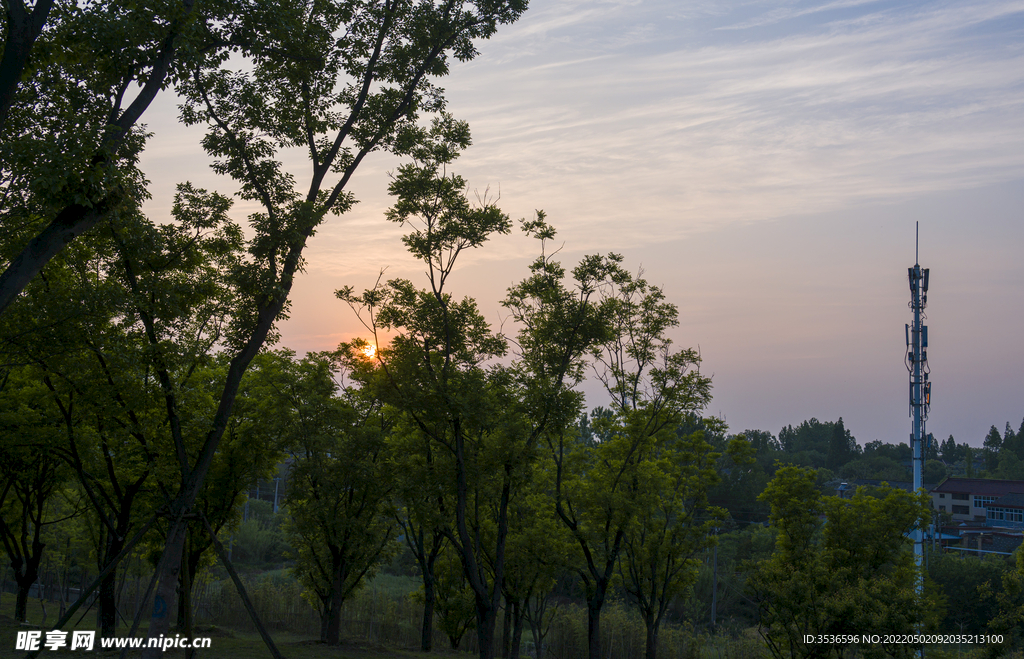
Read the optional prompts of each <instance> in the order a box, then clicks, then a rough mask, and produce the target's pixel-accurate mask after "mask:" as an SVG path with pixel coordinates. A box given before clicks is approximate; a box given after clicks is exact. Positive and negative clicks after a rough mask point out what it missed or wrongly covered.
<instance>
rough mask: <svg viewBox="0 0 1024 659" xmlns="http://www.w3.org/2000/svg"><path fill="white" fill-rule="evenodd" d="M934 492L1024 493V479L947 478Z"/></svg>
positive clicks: (992, 494) (997, 494)
mask: <svg viewBox="0 0 1024 659" xmlns="http://www.w3.org/2000/svg"><path fill="white" fill-rule="evenodd" d="M931 491H932V492H957V493H966V494H980V495H988V496H1003V495H1006V494H1010V493H1011V492H1017V493H1022V494H1024V481H1009V480H997V479H994V478H947V479H946V480H944V481H942V482H941V483H940V484H939V485H938V487H936V488H935V489H933V490H931Z"/></svg>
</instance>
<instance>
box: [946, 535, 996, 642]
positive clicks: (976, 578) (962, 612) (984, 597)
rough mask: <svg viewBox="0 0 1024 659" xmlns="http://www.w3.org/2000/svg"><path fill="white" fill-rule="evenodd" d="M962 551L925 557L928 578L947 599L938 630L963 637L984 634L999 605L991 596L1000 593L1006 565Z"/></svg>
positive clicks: (991, 557)
mask: <svg viewBox="0 0 1024 659" xmlns="http://www.w3.org/2000/svg"><path fill="white" fill-rule="evenodd" d="M963 553H964V552H955V553H939V554H932V555H930V556H929V557H928V576H929V577H930V578H931V580H932V581H934V583H935V585H936V586H937V587H938V588H939V590H940V591H941V593H942V595H943V597H945V599H946V605H947V606H946V613H945V617H944V618H943V620H942V624H941V628H942V629H949V630H955V631H956V632H957V633H963V634H986V633H988V627H987V626H988V623H989V622H990V621H992V620H993V619H994V618H995V617H996V612H997V609H998V606H997V604H996V602H995V598H994V597H992V595H993V591H992V589H993V588H995V589H996V592H999V590H1001V589H1000V586H1001V583H1000V581H1001V579H1002V576H1003V574H1004V573H1005V572H1007V569H1008V566H1007V564H1006V560H1005V559H1003V558H1001V557H995V556H992V555H989V556H986V557H983V558H978V557H976V556H970V555H962V554H963Z"/></svg>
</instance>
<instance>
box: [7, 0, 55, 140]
mask: <svg viewBox="0 0 1024 659" xmlns="http://www.w3.org/2000/svg"><path fill="white" fill-rule="evenodd" d="M4 5H5V7H6V8H7V12H6V13H7V35H6V36H7V39H6V40H5V41H4V55H3V59H2V60H0V131H3V128H4V125H5V124H6V123H7V115H8V113H9V112H10V110H11V105H12V104H13V102H14V93H15V92H16V91H17V89H18V81H19V80H21V74H22V73H23V72H24V71H25V65H26V64H27V63H28V58H29V55H30V54H31V53H32V46H33V44H35V42H36V39H37V38H38V37H39V34H40V33H41V32H42V31H43V24H44V23H46V17H47V15H48V14H49V13H50V8H51V7H53V0H38V1H37V2H36V3H35V6H34V7H33V8H32V13H28V10H27V7H25V5H24V4H22V2H21V0H7V1H6V2H4Z"/></svg>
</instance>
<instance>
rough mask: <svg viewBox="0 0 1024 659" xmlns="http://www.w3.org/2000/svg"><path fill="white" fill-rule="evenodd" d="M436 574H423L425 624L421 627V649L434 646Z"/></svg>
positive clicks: (430, 648) (427, 650)
mask: <svg viewBox="0 0 1024 659" xmlns="http://www.w3.org/2000/svg"><path fill="white" fill-rule="evenodd" d="M436 600H437V596H436V594H435V593H434V575H432V574H431V575H430V576H429V578H428V576H427V574H426V573H424V575H423V625H422V627H421V628H420V650H422V651H423V652H430V651H431V650H432V649H433V648H434V602H435V601H436Z"/></svg>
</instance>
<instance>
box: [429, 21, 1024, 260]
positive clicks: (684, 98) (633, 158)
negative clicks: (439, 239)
mask: <svg viewBox="0 0 1024 659" xmlns="http://www.w3.org/2000/svg"><path fill="white" fill-rule="evenodd" d="M588 6H589V5H588ZM537 9H538V13H537V22H536V23H533V22H532V21H533V17H532V16H531V14H530V13H528V14H527V15H526V17H524V19H523V22H522V25H517V26H513V27H512V28H510V29H509V30H508V31H507V32H506V33H505V35H504V36H503V39H502V41H501V42H500V43H495V44H483V45H482V49H483V50H484V52H485V53H487V52H488V49H489V48H490V47H491V46H494V47H495V49H496V52H495V53H494V55H493V57H492V58H488V57H487V56H486V55H485V56H484V57H483V58H481V60H480V61H479V62H474V63H472V64H470V65H468V66H465V67H463V68H461V70H460V69H458V68H457V69H456V70H455V71H454V72H453V77H452V79H451V81H450V83H449V85H448V86H449V91H450V97H451V98H452V108H453V110H454V111H455V112H456V113H457V114H459V115H460V116H463V117H465V118H467V119H469V120H470V124H471V125H472V126H473V131H474V136H475V139H476V145H475V146H474V147H473V148H472V149H471V150H470V152H468V153H467V155H466V156H465V157H464V159H463V162H462V163H460V164H461V166H462V167H463V168H464V170H467V172H468V175H469V176H470V177H471V178H473V179H474V180H488V181H492V182H496V181H501V183H502V189H503V192H504V193H505V195H506V198H507V199H509V200H510V201H511V202H512V203H513V204H518V205H519V207H520V208H521V209H528V208H532V207H533V206H543V207H545V208H546V209H547V210H549V211H552V210H554V211H557V214H553V215H552V218H553V220H554V221H556V222H562V224H563V226H566V227H567V228H570V229H572V230H575V231H576V232H577V233H578V234H579V235H580V237H581V238H582V239H584V240H586V241H588V242H589V243H591V244H594V245H597V244H599V243H604V244H607V241H608V240H609V238H614V239H615V240H616V241H622V240H626V241H628V242H630V243H631V244H644V243H646V242H649V241H652V240H662V239H664V238H666V237H678V236H681V235H685V234H686V233H687V232H690V231H694V230H704V229H706V228H709V227H714V226H718V225H720V224H721V223H731V222H739V221H751V220H759V219H769V218H774V217H780V216H787V215H792V214H800V213H813V212H823V211H829V210H833V209H836V208H842V207H846V206H850V205H858V204H863V203H871V202H875V201H879V200H892V199H898V198H901V197H903V196H906V195H917V194H923V193H927V192H929V191H934V190H943V189H949V188H951V187H952V188H956V187H973V186H977V185H981V184H988V183H998V182H999V181H1005V180H1011V179H1014V178H1019V177H1021V176H1022V175H1024V148H1022V147H1024V113H1022V112H1021V110H1022V105H1024V59H1022V58H1024V51H1022V49H1021V47H1020V45H1019V44H1020V40H1019V38H1018V37H1019V34H1018V33H1019V31H1020V26H1019V22H1020V21H1019V17H1020V14H1021V12H1022V11H1024V3H1020V2H975V3H969V4H962V3H961V4H956V5H952V4H937V5H933V4H928V5H920V6H914V7H910V8H908V9H905V8H897V7H894V6H892V5H891V4H887V3H879V2H859V1H849V2H830V3H819V4H815V5H800V6H793V7H791V8H787V9H786V11H788V12H789V13H790V14H789V15H791V16H799V17H803V18H805V19H806V18H808V17H810V18H814V19H821V20H817V22H810V23H805V22H799V23H798V24H794V25H793V30H792V31H787V32H786V33H785V34H777V33H772V34H771V35H768V36H762V37H761V38H753V39H746V40H742V41H737V40H733V39H731V37H730V39H725V40H718V41H716V40H714V39H710V40H709V39H708V37H707V35H706V34H704V35H703V36H702V38H701V39H693V40H690V39H688V38H687V36H686V35H689V34H690V32H688V30H689V28H681V27H680V26H681V25H683V23H685V22H686V21H687V20H692V21H693V22H695V23H697V24H699V25H703V26H704V27H707V26H708V25H710V24H711V23H716V22H717V23H719V24H722V25H733V26H736V25H740V24H742V23H743V21H747V22H748V23H749V22H750V21H754V20H755V19H756V20H760V19H757V16H762V18H763V16H765V15H766V14H765V12H761V14H756V12H754V13H755V15H749V14H750V12H752V11H753V10H752V9H751V5H745V6H743V9H744V11H747V12H748V15H745V16H734V15H731V14H728V15H725V16H722V15H720V14H717V13H716V12H715V11H714V8H712V7H708V6H703V5H699V6H690V5H684V12H683V13H682V14H678V13H677V14H673V8H672V7H670V5H669V3H664V2H663V3H645V4H644V5H642V6H634V5H630V6H628V7H627V6H624V5H622V4H616V3H606V4H602V5H598V7H597V8H596V9H593V10H586V11H584V10H580V7H579V5H571V6H570V8H569V9H567V10H560V9H558V6H556V5H554V4H541V5H540V6H539V7H538V8H537ZM754 9H755V10H756V9H758V6H754ZM839 10H842V12H841V14H842V15H841V16H839V17H838V18H837V17H836V16H835V14H836V12H837V11H839ZM532 11H533V10H532V9H531V12H532ZM768 13H770V12H768ZM662 14H664V15H665V16H668V18H665V19H664V20H663V21H661V22H660V23H659V22H658V21H656V20H654V19H655V18H656V17H657V16H659V15H662ZM778 16H781V14H779V15H778ZM779 20H781V19H779ZM787 25H788V24H787ZM652 26H653V27H652ZM570 33H571V34H572V35H573V37H572V39H566V38H565V35H566V34H570ZM719 34H721V32H719ZM636 35H643V36H642V37H636ZM680 35H682V36H680ZM517 48H518V49H517ZM506 51H514V53H515V54H510V52H506ZM487 59H490V60H491V61H485V60H487ZM559 216H561V217H559ZM624 224H628V225H629V226H630V227H631V229H632V230H631V231H629V232H628V235H627V236H625V237H623V236H622V235H621V227H622V226H623V225H624Z"/></svg>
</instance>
